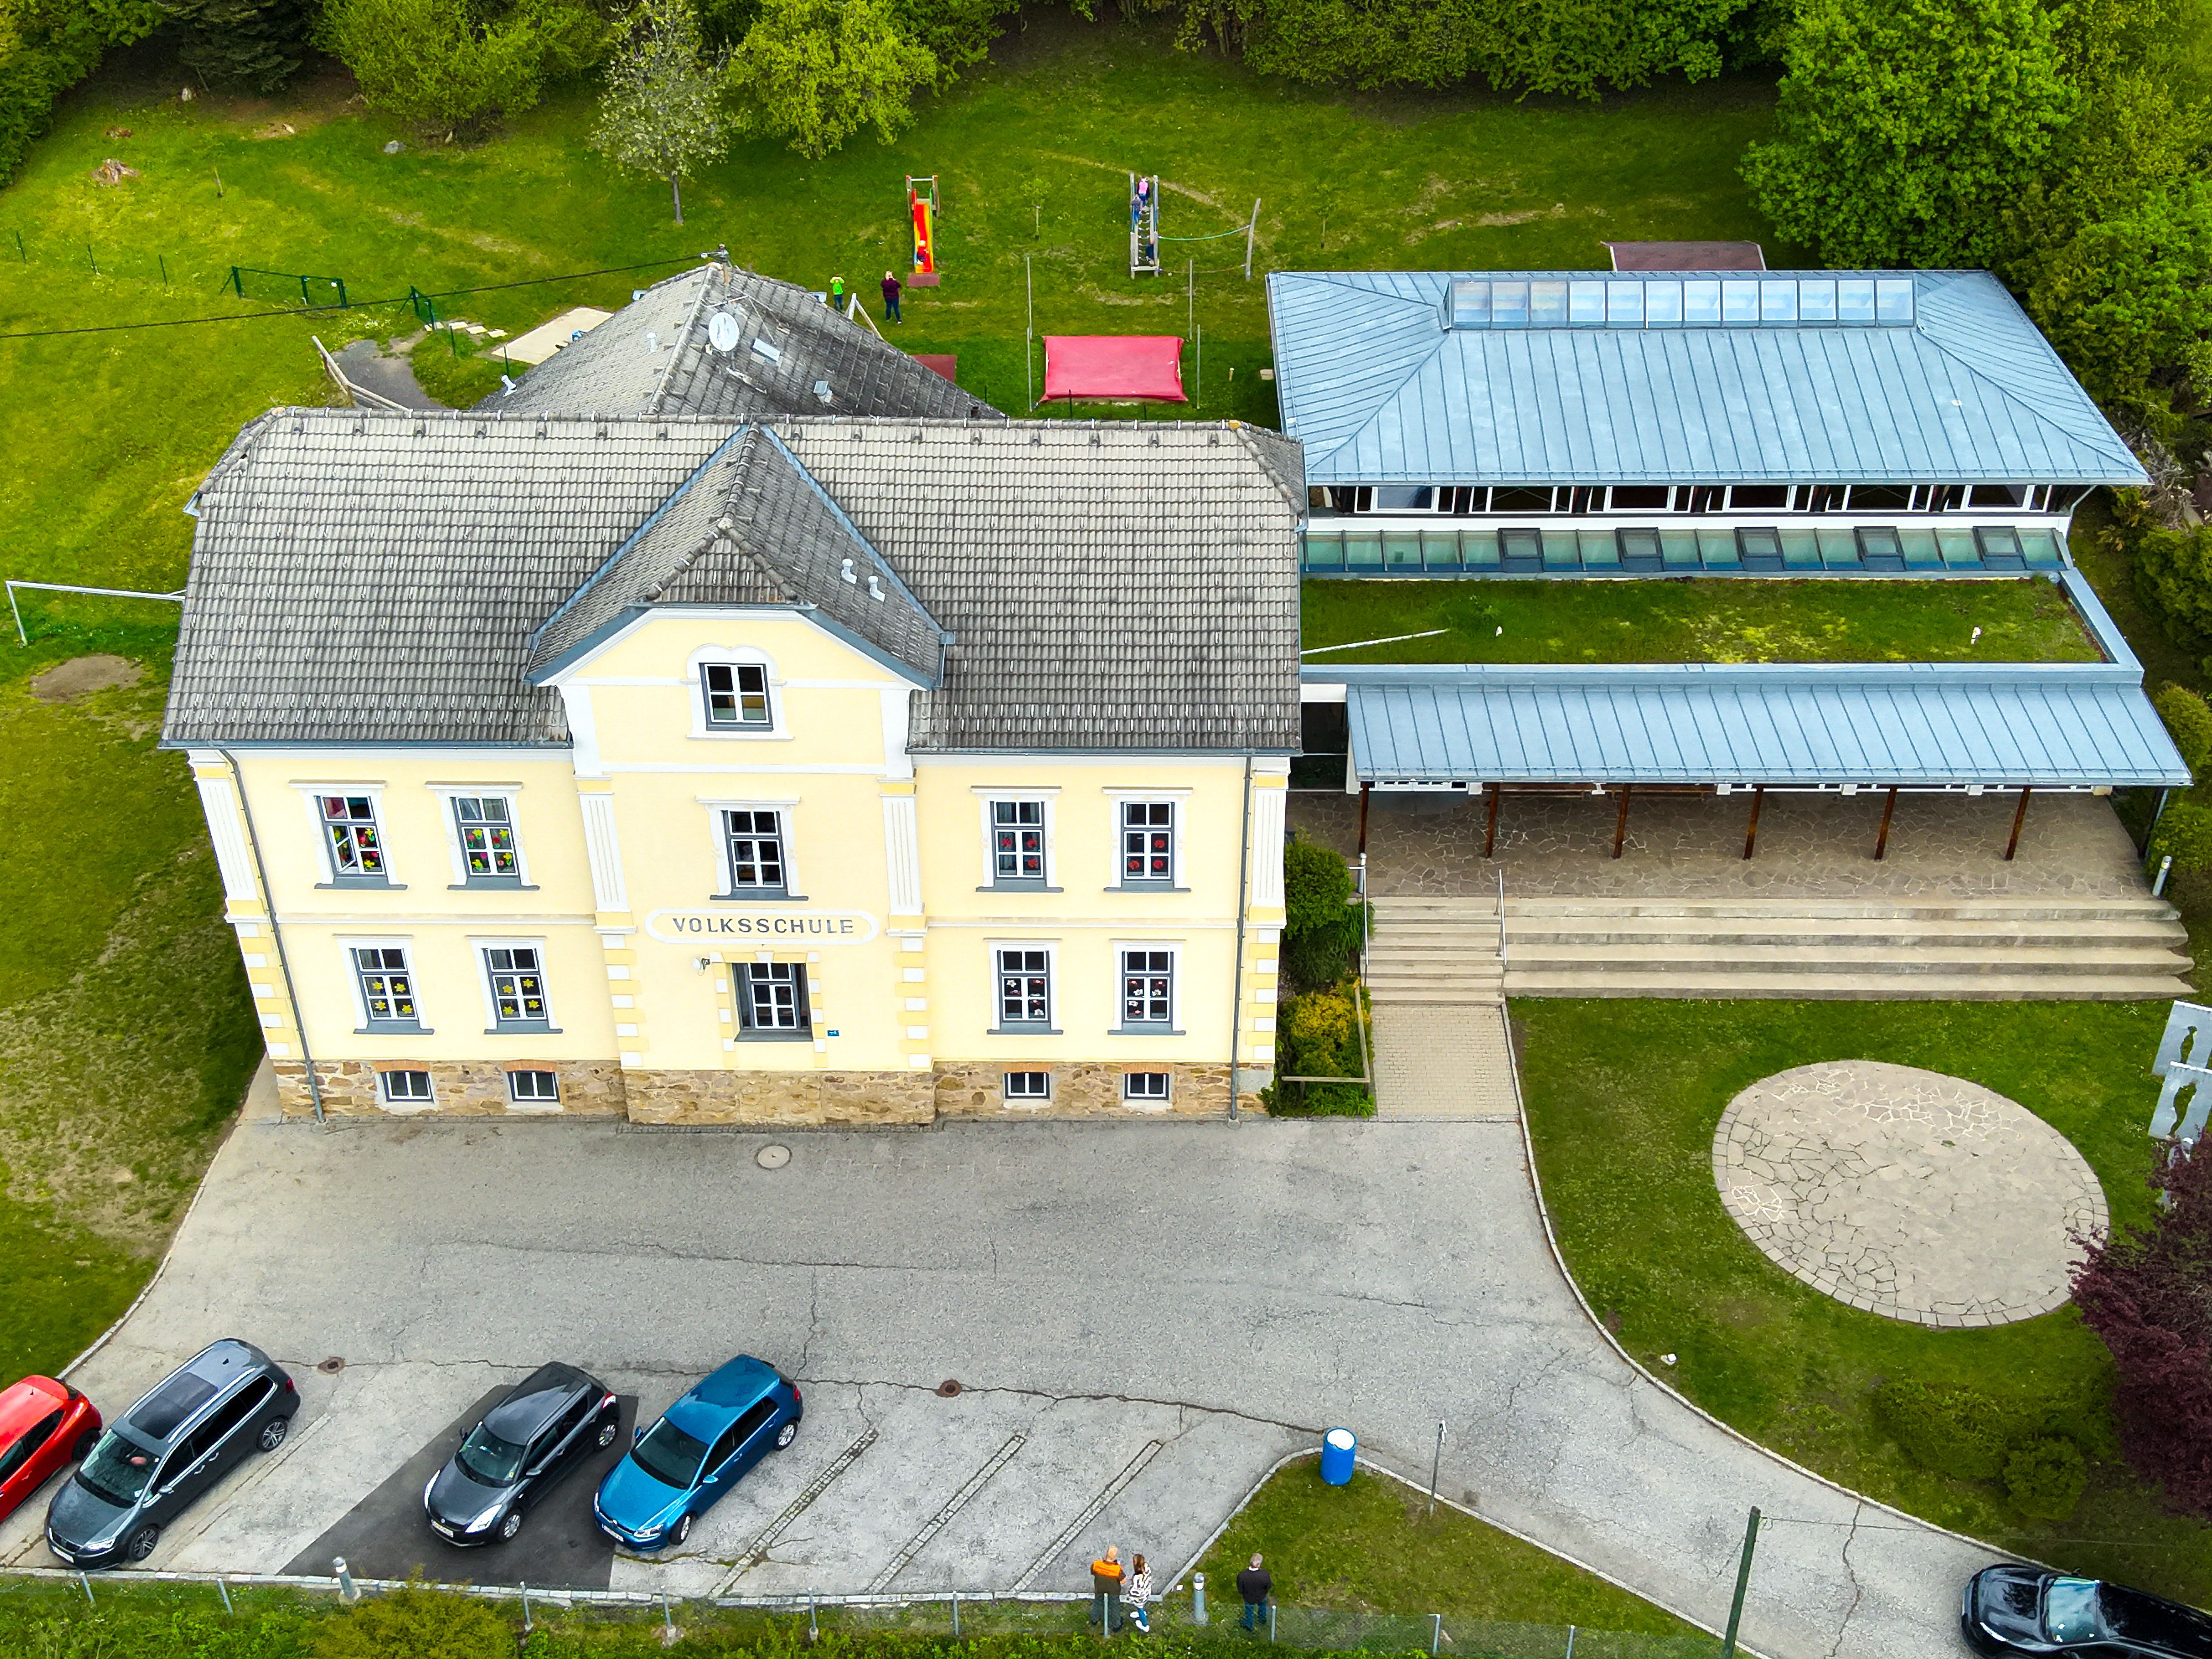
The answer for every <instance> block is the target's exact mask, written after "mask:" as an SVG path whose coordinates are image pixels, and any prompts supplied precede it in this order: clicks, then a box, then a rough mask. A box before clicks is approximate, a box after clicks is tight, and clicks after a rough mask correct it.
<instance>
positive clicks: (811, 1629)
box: [806, 1592, 822, 1642]
mask: <svg viewBox="0 0 2212 1659" xmlns="http://www.w3.org/2000/svg"><path fill="white" fill-rule="evenodd" d="M806 1639H807V1640H808V1641H810V1642H818V1641H820V1640H821V1639H822V1626H820V1625H818V1624H817V1623H816V1622H815V1620H814V1596H813V1595H812V1593H811V1592H809V1593H808V1595H807V1597H806Z"/></svg>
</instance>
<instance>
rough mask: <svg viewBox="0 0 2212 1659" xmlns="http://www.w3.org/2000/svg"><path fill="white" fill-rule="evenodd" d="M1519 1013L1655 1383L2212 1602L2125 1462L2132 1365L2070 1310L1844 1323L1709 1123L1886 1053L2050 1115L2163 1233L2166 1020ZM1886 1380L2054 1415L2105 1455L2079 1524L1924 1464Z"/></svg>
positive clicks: (1570, 1007)
mask: <svg viewBox="0 0 2212 1659" xmlns="http://www.w3.org/2000/svg"><path fill="white" fill-rule="evenodd" d="M1513 1016H1514V1018H1515V1020H1516V1023H1517V1024H1518V1025H1519V1026H1520V1027H1521V1028H1522V1033H1523V1035H1522V1055H1523V1060H1524V1072H1523V1081H1524V1089H1525V1092H1526V1097H1527V1101H1528V1121H1529V1127H1530V1131H1531V1133H1532V1134H1533V1136H1534V1141H1535V1146H1536V1158H1537V1164H1538V1168H1539V1170H1540V1171H1541V1175H1542V1177H1543V1183H1544V1194H1545V1197H1546V1199H1547V1201H1548V1203H1549V1205H1550V1207H1551V1212H1552V1218H1553V1225H1554V1226H1555V1227H1556V1228H1557V1229H1558V1231H1559V1245H1560V1249H1562V1250H1563V1251H1564V1252H1565V1255H1566V1259H1567V1262H1568V1265H1569V1267H1571V1269H1572V1271H1573V1273H1574V1275H1575V1279H1576V1281H1577V1283H1578V1284H1579V1285H1581V1287H1582V1290H1583V1294H1584V1295H1585V1296H1586V1297H1589V1302H1590V1304H1591V1306H1592V1307H1593V1308H1594V1309H1595V1310H1597V1312H1598V1314H1599V1316H1601V1318H1603V1319H1604V1320H1605V1321H1606V1322H1607V1324H1608V1325H1609V1326H1611V1327H1612V1328H1613V1329H1614V1330H1615V1331H1616V1332H1617V1334H1619V1336H1620V1340H1621V1341H1622V1342H1623V1343H1624V1344H1625V1345H1626V1346H1627V1348H1628V1350H1629V1352H1632V1353H1633V1354H1635V1355H1636V1356H1637V1358H1638V1359H1640V1360H1641V1361H1642V1362H1643V1363H1644V1364H1645V1365H1646V1366H1647V1367H1648V1368H1649V1369H1650V1370H1652V1371H1653V1372H1655V1373H1656V1374H1657V1375H1659V1376H1662V1377H1664V1378H1665V1379H1666V1380H1667V1381H1668V1383H1672V1384H1674V1386H1675V1387H1677V1388H1680V1389H1681V1390H1682V1391H1683V1392H1684V1393H1686V1394H1687V1395H1689V1396H1690V1398H1692V1400H1694V1401H1697V1402H1698V1403H1699V1405H1701V1406H1703V1407H1705V1408H1706V1409H1707V1410H1708V1411H1711V1412H1712V1413H1714V1414H1715V1415H1716V1416H1717V1417H1719V1418H1721V1419H1723V1420H1725V1421H1726V1422H1729V1423H1730V1424H1732V1425H1735V1427H1737V1428H1739V1429H1741V1430H1742V1431H1744V1432H1745V1433H1746V1434H1747V1435H1749V1436H1750V1437H1752V1438H1753V1439H1754V1440H1757V1441H1759V1443H1761V1444H1763V1445H1767V1446H1771V1447H1773V1448H1774V1449H1776V1450H1778V1451H1780V1452H1782V1453H1783V1454H1784V1455H1787V1456H1790V1457H1792V1458H1795V1459H1796V1460H1797V1461H1798V1462H1801V1463H1804V1464H1806V1465H1808V1467H1810V1468H1815V1469H1818V1470H1819V1471H1820V1472H1821V1473H1822V1474H1826V1475H1829V1476H1831V1477H1832V1478H1833V1479H1835V1480H1839V1481H1841V1482H1842V1483H1844V1485H1845V1486H1850V1487H1852V1488H1854V1489H1856V1490H1857V1491H1860V1492H1866V1493H1869V1495H1871V1496H1873V1497H1875V1498H1882V1499H1884V1500H1886V1501H1887V1502H1889V1503H1892V1504H1896V1505H1898V1506H1899V1508H1901V1509H1905V1510H1910V1511H1911V1512H1912V1513H1913V1514H1916V1515H1920V1516H1926V1517H1927V1518H1929V1520H1931V1521H1935V1522H1939V1523H1941V1524H1942V1525H1945V1526H1948V1527H1952V1528H1957V1529H1958V1530H1960V1531H1962V1532H1966V1533H1971V1534H1974V1535H1975V1536H1977V1537H1980V1538H1984V1539H1987V1540H1989V1541H1991V1542H1992V1543H1994V1544H1996V1546H1997V1547H2000V1548H2002V1549H2005V1550H2008V1551H2015V1552H2018V1553H2021V1554H2024V1555H2027V1556H2031V1557H2033V1558H2035V1559H2039V1560H2043V1561H2047V1562H2051V1563H2053V1564H2055V1565H2059V1566H2061V1567H2064V1568H2068V1569H2070V1570H2075V1571H2081V1572H2085V1573H2092V1574H2099V1575H2111V1576H2113V1577H2121V1578H2124V1579H2127V1580H2129V1581H2130V1582H2131V1583H2139V1584H2142V1585H2144V1586H2146V1587H2148V1588H2149V1589H2158V1590H2163V1591H2166V1592H2167V1593H2169V1594H2173V1595H2180V1596H2183V1597H2185V1598H2186V1599H2188V1600H2190V1601H2195V1602H2197V1603H2200V1604H2202V1603H2203V1602H2205V1601H2207V1600H2208V1599H2212V1528H2205V1527H2203V1526H2200V1525H2198V1524H2197V1522H2192V1521H2185V1520H2181V1519H2178V1518H2175V1517H2173V1516H2169V1515H2166V1513H2165V1512H2164V1511H2163V1510H2161V1509H2160V1506H2159V1504H2158V1503H2157V1500H2156V1498H2154V1495H2153V1494H2151V1493H2150V1492H2148V1491H2146V1490H2145V1489H2144V1488H2143V1487H2142V1486H2141V1485H2140V1484H2139V1483H2138V1482H2137V1481H2136V1480H2134V1478H2133V1477H2132V1476H2131V1475H2130V1474H2129V1472H2128V1471H2127V1469H2126V1468H2125V1467H2124V1465H2123V1464H2121V1463H2120V1462H2118V1455H2117V1449H2116V1447H2115V1446H2114V1444H2113V1442H2112V1428H2111V1419H2110V1417H2109V1414H2108V1412H2107V1409H2106V1400H2107V1398H2108V1396H2109V1391H2110V1388H2111V1379H2112V1368H2111V1364H2110V1362H2109V1360H2108V1358H2107V1357H2106V1352H2105V1350H2104V1348H2103V1346H2102V1345H2101V1344H2100V1343H2099V1342H2098V1340H2097V1339H2096V1338H2095V1337H2094V1336H2093V1334H2090V1332H2089V1331H2088V1330H2087V1329H2086V1328H2084V1327H2083V1326H2082V1325H2081V1322H2080V1321H2079V1320H2078V1319H2077V1318H2076V1317H2075V1314H2074V1312H2073V1310H2072V1309H2071V1308H2067V1309H2063V1310H2060V1311H2059V1312H2057V1313H2054V1314H2050V1315H2046V1316H2044V1317H2042V1318H2039V1319H2033V1320H2027V1321H2024V1322H2021V1323H2019V1324H2015V1325H2007V1326H2001V1327H1998V1328H1994V1329H1986V1330H1965V1331H1934V1330H1929V1329H1925V1328H1921V1327H1918V1326H1913V1325H1906V1324H1903V1323H1899V1322H1896V1321H1893V1320H1888V1319H1884V1318H1881V1317H1880V1316H1876V1315H1873V1314H1868V1313H1861V1312H1858V1311H1856V1310H1852V1309H1850V1308H1846V1307H1844V1305H1843V1304H1841V1303H1838V1302H1836V1301H1833V1300H1832V1299H1831V1298H1829V1297H1826V1296H1823V1295H1821V1294H1820V1292H1818V1291H1814V1290H1812V1289H1810V1288H1809V1287H1808V1286H1806V1285H1801V1284H1799V1283H1798V1282H1797V1281H1796V1280H1795V1279H1791V1278H1790V1277H1789V1276H1788V1275H1787V1274H1786V1273H1783V1272H1782V1270H1781V1269H1780V1268H1778V1267H1775V1266H1773V1265H1772V1264H1771V1262H1769V1261H1767V1260H1766V1259H1765V1257H1764V1256H1763V1255H1760V1254H1759V1251H1758V1250H1757V1249H1755V1248H1754V1247H1753V1245H1752V1244H1751V1243H1750V1242H1749V1241H1748V1240H1747V1239H1746V1238H1745V1237H1744V1236H1743V1235H1742V1233H1741V1231H1739V1230H1738V1228H1737V1227H1736V1225H1735V1223H1734V1222H1733V1221H1732V1220H1731V1219H1730V1218H1729V1216H1728V1215H1727V1213H1726V1212H1724V1211H1723V1209H1722V1207H1721V1204H1720V1199H1719V1195H1718V1194H1717V1191H1716V1189H1715V1188H1714V1184H1713V1176H1712V1161H1711V1160H1712V1138H1713V1130H1714V1127H1715V1126H1716V1125H1717V1122H1718V1121H1719V1119H1720V1115H1721V1112H1722V1110H1723V1109H1724V1108H1725V1107H1726V1106H1727V1104H1728V1103H1729V1100H1730V1099H1731V1098H1732V1097H1734V1096H1735V1094H1736V1093H1737V1092H1738V1091H1741V1089H1743V1088H1745V1087H1746V1086H1747V1085H1750V1084H1751V1083H1753V1082H1755V1081H1757V1080H1758V1079H1760V1078H1762V1077H1765V1076H1767V1075H1769V1074H1770V1073H1775V1072H1778V1071H1782V1070H1784V1069H1786V1068H1788V1067H1790V1066H1802V1065H1807V1064H1809V1063H1811V1062H1813V1061H1814V1060H1836V1059H1850V1058H1864V1059H1873V1060H1891V1061H1894V1062H1896V1063H1898V1064H1900V1065H1907V1066H1925V1067H1927V1068H1928V1069H1929V1070H1932V1071H1939V1072H1948V1073H1954V1074H1956V1075H1958V1076H1960V1077H1966V1078H1971V1079H1973V1080H1974V1081H1975V1082H1978V1083H1981V1084H1984V1085H1987V1086H1989V1087H1990V1088H1992V1089H1995V1090H1996V1091H1998V1092H1999V1093H2001V1094H2003V1095H2006V1096H2008V1097H2011V1098H2012V1099H2014V1100H2016V1101H2018V1102H2020V1103H2021V1104H2022V1105H2024V1106H2026V1107H2027V1108H2029V1109H2031V1110H2033V1111H2034V1112H2035V1113H2036V1114H2038V1115H2039V1116H2041V1117H2043V1118H2044V1119H2045V1120H2046V1121H2048V1122H2050V1123H2051V1124H2052V1125H2053V1126H2054V1127H2057V1129H2058V1130H2060V1131H2061V1132H2062V1133H2064V1134H2065V1135H2066V1137H2067V1138H2068V1139H2069V1140H2071V1141H2072V1142H2073V1143H2074V1145H2075V1146H2077V1147H2079V1148H2080V1149H2081V1152H2082V1154H2083V1155H2084V1156H2085V1157H2086V1158H2088V1160H2089V1162H2090V1163H2091V1164H2093V1166H2094V1167H2095V1169H2096V1170H2097V1173H2098V1176H2099V1177H2100V1180H2101V1182H2102V1183H2103V1186H2104V1189H2105V1195H2106V1200H2107V1201H2108V1203H2109V1204H2110V1205H2111V1206H2112V1215H2113V1218H2114V1220H2115V1222H2116V1223H2118V1224H2119V1225H2141V1224H2142V1222H2144V1221H2145V1220H2147V1219H2148V1216H2149V1213H2150V1196H2149V1192H2148V1188H2146V1186H2145V1185H2144V1176H2145V1174H2146V1172H2147V1170H2148V1167H2149V1160H2150V1152H2151V1142H2150V1139H2149V1138H2148V1135H2147V1134H2146V1133H2144V1129H2145V1126H2146V1125H2147V1124H2148V1122H2149V1121H2150V1110H2151V1106H2152V1103H2153V1102H2154V1100H2155V1098H2156V1096H2157V1085H2156V1082H2155V1081H2154V1079H2152V1078H2151V1076H2150V1074H2149V1070H2148V1065H2149V1060H2150V1057H2151V1054H2152V1053H2153V1051H2154V1049H2155V1048H2156V1047H2157V1042H2158V1036H2159V1032H2160V1029H2161V1028H2162V1026H2163V1024H2164V1023H2165V1018H2166V1005H2165V1004H2163V1003H2030V1004H2021V1005H2003V1004H1990V1003H1850V1002H1797V1003H1792V1002H1752V1003H1720V1002H1690V1001H1666V1002H1642V1001H1606V1002H1596V1003H1591V1002H1573V1001H1551V1000H1522V1001H1516V1003H1515V1004H1514V1005H1513ZM1662 1353H1673V1354H1674V1355H1676V1356H1677V1358H1678V1362H1679V1363H1678V1364H1675V1365H1674V1366H1672V1367H1669V1366H1668V1365H1666V1364H1663V1363H1662V1361H1661V1359H1660V1358H1659V1356H1660V1355H1662ZM1888 1378H1912V1379H1916V1380H1917V1381H1919V1382H1922V1383H1926V1384H1928V1385H1929V1387H1931V1388H1936V1389H1945V1388H1957V1387H1970V1388H1972V1389H1976V1390H1978V1391H1979V1392H1980V1393H1982V1394H1984V1395H1988V1396H1990V1398H1991V1399H1993V1400H1996V1401H2000V1402H2033V1403H2035V1404H2036V1405H2037V1406H2039V1407H2045V1406H2047V1407H2050V1408H2051V1411H2052V1413H2054V1414H2055V1415H2057V1416H2058V1417H2060V1418H2063V1419H2064V1420H2065V1423H2066V1432H2068V1433H2069V1434H2071V1435H2073V1436H2074V1437H2076V1438H2077V1439H2079V1440H2080V1441H2081V1443H2082V1444H2083V1448H2084V1449H2085V1450H2086V1451H2087V1452H2088V1453H2089V1455H2090V1456H2091V1459H2092V1462H2093V1474H2092V1478H2091V1481H2090V1486H2089V1490H2088V1493H2087V1496H2086V1497H2085V1498H2083V1500H2082V1503H2081V1507H2080V1509H2079V1510H2077V1512H2076V1513H2075V1515H2074V1516H2072V1518H2071V1519H2070V1520H2069V1521H2066V1522H2057V1523H2053V1522H2037V1521H2031V1520H2028V1519H2027V1518H2025V1517H2023V1516H2021V1515H2019V1514H2018V1513H2016V1512H2015V1510H2013V1509H2012V1507H2011V1506H2010V1504H2008V1502H2007V1500H2006V1498H2005V1496H2004V1493H2003V1492H2002V1489H2001V1488H2000V1487H1998V1486H1996V1485H1995V1484H1993V1483H1992V1484H1988V1485H1984V1484H1982V1483H1978V1482H1971V1481H1962V1480H1953V1479H1950V1478H1948V1477H1945V1476H1942V1475H1939V1474H1932V1473H1929V1472H1928V1471H1926V1470H1923V1469H1920V1468H1915V1467H1914V1466H1912V1465H1911V1463H1910V1462H1907V1461H1906V1459H1905V1457H1904V1455H1902V1453H1900V1452H1899V1450H1898V1449H1897V1448H1896V1447H1895V1446H1893V1444H1891V1443H1888V1441H1887V1437H1885V1436H1884V1435H1883V1433H1882V1432H1881V1430H1880V1429H1879V1428H1878V1427H1877V1426H1876V1425H1875V1421H1874V1419H1873V1416H1872V1413H1871V1409H1870V1401H1871V1398H1872V1393H1873V1390H1874V1389H1875V1387H1876V1386H1877V1385H1878V1384H1879V1383H1881V1382H1882V1381H1883V1380H1885V1379H1888Z"/></svg>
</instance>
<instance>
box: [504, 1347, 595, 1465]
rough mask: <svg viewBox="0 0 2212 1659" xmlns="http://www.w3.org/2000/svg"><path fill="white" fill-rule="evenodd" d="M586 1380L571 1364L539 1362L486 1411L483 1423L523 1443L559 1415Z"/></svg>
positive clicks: (507, 1437) (506, 1436) (505, 1438)
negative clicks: (503, 1397)
mask: <svg viewBox="0 0 2212 1659" xmlns="http://www.w3.org/2000/svg"><path fill="white" fill-rule="evenodd" d="M583 1382H584V1376H583V1373H582V1372H580V1371H579V1370H576V1369H575V1368H574V1366H572V1365H562V1364H551V1365H540V1366H539V1367H538V1369H537V1370H534V1371H532V1372H531V1374H530V1375H529V1376H526V1377H524V1378H523V1379H522V1381H521V1382H520V1383H516V1384H515V1385H514V1387H513V1388H512V1389H509V1390H507V1397H506V1398H505V1399H503V1400H501V1401H500V1402H499V1404H497V1405H496V1406H494V1407H492V1408H491V1409H490V1410H489V1411H488V1412H486V1413H484V1419H483V1420H484V1426H485V1427H486V1428H488V1429H489V1430H490V1431H492V1432H493V1433H494V1434H495V1435H497V1436H498V1437H500V1438H501V1439H502V1440H512V1441H513V1442H514V1443H517V1444H518V1445H520V1444H521V1443H524V1442H526V1441H527V1440H528V1439H529V1438H530V1437H531V1436H532V1435H533V1434H536V1433H537V1432H538V1430H540V1429H542V1428H544V1426H545V1425H546V1424H547V1423H548V1422H549V1421H550V1420H551V1419H553V1418H554V1417H556V1416H557V1415H558V1414H559V1413H560V1412H561V1409H562V1407H565V1406H566V1405H568V1402H569V1401H572V1400H574V1398H575V1397H576V1390H577V1389H579V1388H580V1387H581V1386H582V1385H583Z"/></svg>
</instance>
